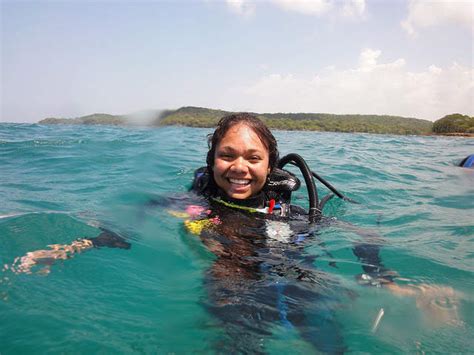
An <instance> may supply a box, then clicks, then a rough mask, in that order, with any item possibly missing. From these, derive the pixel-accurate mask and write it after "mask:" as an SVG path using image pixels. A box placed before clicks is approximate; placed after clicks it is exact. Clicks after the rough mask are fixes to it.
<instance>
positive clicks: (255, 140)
mask: <svg viewBox="0 0 474 355" xmlns="http://www.w3.org/2000/svg"><path fill="white" fill-rule="evenodd" d="M233 146H245V147H246V148H248V149H253V150H267V148H266V147H265V145H264V144H263V142H262V140H261V139H260V137H259V136H258V134H257V133H256V132H255V131H254V130H253V129H252V128H251V127H249V126H247V125H246V124H243V123H240V124H236V125H234V126H232V127H230V128H229V129H228V130H227V132H226V133H225V135H224V137H222V140H221V141H220V142H219V148H224V147H233Z"/></svg>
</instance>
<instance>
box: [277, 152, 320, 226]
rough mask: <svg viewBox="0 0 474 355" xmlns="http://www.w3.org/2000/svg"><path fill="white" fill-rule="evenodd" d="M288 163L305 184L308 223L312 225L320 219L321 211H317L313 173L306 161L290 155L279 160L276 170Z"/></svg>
mask: <svg viewBox="0 0 474 355" xmlns="http://www.w3.org/2000/svg"><path fill="white" fill-rule="evenodd" d="M288 163H291V164H292V165H296V166H297V167H298V168H299V169H300V170H301V173H302V174H303V178H304V181H305V183H306V188H307V189H308V198H309V212H308V218H309V222H310V223H314V222H316V220H317V219H318V218H319V217H321V210H320V209H319V200H318V191H317V189H316V184H315V182H314V179H313V173H312V171H311V170H310V168H309V167H308V164H306V161H305V160H304V159H303V157H302V156H301V155H299V154H296V153H290V154H288V155H285V156H284V157H283V158H281V159H280V160H279V162H278V168H280V169H282V168H283V167H284V166H285V165H286V164H288Z"/></svg>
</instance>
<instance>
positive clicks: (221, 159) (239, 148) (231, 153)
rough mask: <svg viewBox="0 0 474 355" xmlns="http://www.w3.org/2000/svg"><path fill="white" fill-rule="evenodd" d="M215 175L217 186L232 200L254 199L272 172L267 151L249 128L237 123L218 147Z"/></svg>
mask: <svg viewBox="0 0 474 355" xmlns="http://www.w3.org/2000/svg"><path fill="white" fill-rule="evenodd" d="M213 173H214V175H213V176H214V180H215V182H216V184H217V186H219V187H220V188H221V189H222V190H223V191H224V192H225V193H226V194H227V195H228V196H229V197H232V198H236V199H246V198H249V197H251V196H254V195H256V194H257V193H259V192H260V191H261V190H262V188H263V186H264V185H265V182H266V179H267V176H268V174H269V173H270V168H269V153H268V149H267V148H266V147H265V145H264V144H263V143H262V141H261V140H260V138H259V137H258V136H257V134H256V133H255V132H254V131H253V130H252V129H251V128H250V127H248V126H247V125H245V124H237V125H235V126H233V127H231V128H230V129H229V130H228V131H227V133H226V134H225V136H224V137H223V138H222V140H221V141H220V143H219V144H218V146H217V147H216V153H215V156H214V166H213Z"/></svg>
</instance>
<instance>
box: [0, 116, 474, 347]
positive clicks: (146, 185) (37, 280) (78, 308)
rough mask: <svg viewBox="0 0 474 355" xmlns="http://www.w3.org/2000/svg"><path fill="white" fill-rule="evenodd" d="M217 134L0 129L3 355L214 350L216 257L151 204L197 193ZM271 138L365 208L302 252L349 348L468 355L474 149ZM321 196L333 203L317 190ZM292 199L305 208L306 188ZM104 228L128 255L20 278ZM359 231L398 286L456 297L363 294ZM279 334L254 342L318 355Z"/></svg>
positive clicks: (366, 138)
mask: <svg viewBox="0 0 474 355" xmlns="http://www.w3.org/2000/svg"><path fill="white" fill-rule="evenodd" d="M210 132H211V130H209V129H195V128H185V127H164V128H157V129H144V128H119V127H105V126H40V125H34V124H31V125H30V124H8V123H2V124H0V266H1V273H0V353H1V354H18V353H46V352H47V353H86V352H101V353H111V352H117V353H128V352H137V353H164V354H168V353H174V354H188V353H216V352H219V349H221V348H220V347H219V346H220V345H219V344H222V343H224V342H227V341H228V338H227V335H226V334H225V331H224V328H223V326H222V323H221V322H220V321H219V320H218V319H217V318H216V317H215V316H214V314H213V313H212V312H210V311H209V309H208V308H207V307H206V306H205V305H206V303H207V302H208V301H207V298H208V295H209V292H208V290H207V289H206V284H205V282H204V280H205V275H206V271H207V270H208V269H209V268H210V267H211V266H212V265H213V262H214V259H215V257H214V256H213V254H212V253H210V252H209V251H208V250H207V248H206V247H205V246H204V245H203V244H202V243H201V241H200V240H199V238H198V237H196V236H194V235H192V234H190V233H188V232H187V231H186V230H185V228H184V227H183V220H182V219H180V218H177V217H174V216H172V215H170V214H169V212H168V211H167V208H166V207H163V205H160V204H159V203H158V204H150V203H149V201H150V200H154V201H157V200H159V199H160V198H164V196H176V195H180V194H181V195H182V194H186V191H187V189H188V188H189V186H190V183H191V180H192V177H193V171H194V170H195V169H196V168H198V167H200V166H203V165H204V164H205V154H206V152H207V144H206V136H207V134H208V133H210ZM274 133H275V136H276V138H277V140H278V142H279V149H280V152H281V155H284V154H287V153H290V152H295V153H298V154H300V155H302V156H303V157H304V158H305V159H306V160H307V162H308V164H309V166H310V167H311V168H312V169H313V170H314V171H315V172H317V173H318V174H319V175H321V176H322V177H324V178H325V179H326V180H328V181H329V182H330V183H331V184H333V185H334V186H335V187H336V188H338V189H339V190H340V191H342V192H343V193H344V194H346V195H347V196H349V197H350V198H352V199H354V200H357V201H358V202H360V204H352V203H348V202H344V201H341V200H339V199H337V198H334V199H332V200H331V201H330V202H328V204H327V205H326V206H325V208H324V214H325V215H327V216H329V217H331V218H332V220H337V221H339V222H343V223H339V224H329V225H327V226H322V227H321V228H319V229H318V230H317V233H315V235H314V241H313V240H312V239H311V238H308V240H306V242H305V244H304V253H305V255H315V256H317V257H315V258H314V260H313V261H312V262H311V263H312V265H311V267H312V268H314V269H315V270H317V272H319V273H321V274H325V275H327V276H325V277H328V278H331V280H333V284H334V285H336V286H334V287H337V288H338V289H341V288H343V289H344V290H345V291H344V292H345V293H346V294H347V295H350V296H347V297H341V300H340V301H338V302H337V306H336V307H332V308H331V310H330V311H331V317H334V319H335V321H334V324H335V325H336V326H337V327H338V330H337V331H338V332H340V334H341V337H340V339H339V340H338V341H340V342H343V348H344V349H345V350H346V351H348V352H352V353H402V352H403V353H405V352H409V353H420V354H421V353H470V352H472V349H473V345H474V344H473V338H474V296H473V295H474V293H473V291H474V278H473V276H474V170H472V169H463V168H459V167H456V164H457V163H458V162H459V161H460V160H461V159H462V158H464V157H465V156H467V155H468V154H472V153H474V140H473V139H465V138H450V137H419V136H392V135H369V134H346V133H344V134H343V133H324V132H288V131H275V132H274ZM291 170H292V171H293V172H295V173H298V172H297V170H296V169H295V168H291ZM318 189H319V192H320V194H321V195H324V194H325V193H327V190H325V189H324V188H323V187H322V186H321V184H318ZM294 203H296V204H300V205H301V206H303V207H307V205H308V203H307V199H306V193H305V189H304V186H303V187H302V188H301V189H300V190H299V191H298V192H297V193H296V195H295V196H294ZM344 226H347V227H344ZM100 228H106V229H108V230H111V231H113V232H115V233H118V234H120V235H122V236H124V237H125V238H126V239H127V241H128V242H129V243H131V248H130V249H119V248H105V247H104V248H94V249H90V250H86V251H84V252H82V253H79V254H74V255H71V256H70V257H69V258H67V259H64V260H62V259H60V260H56V261H55V262H53V261H54V260H44V264H40V265H35V266H34V267H32V268H31V269H30V270H29V271H30V272H24V271H25V270H24V269H23V272H22V269H19V268H18V265H19V262H20V260H21V257H23V256H26V255H28V254H27V253H28V252H33V251H37V250H48V249H51V247H48V246H49V245H54V244H62V245H66V244H70V243H72V242H73V241H74V240H76V239H77V238H92V237H95V236H97V235H98V234H99V233H100V232H101V229H100ZM364 235H365V236H367V235H368V236H369V238H370V236H373V235H377V236H378V238H381V239H380V240H383V243H381V244H382V249H381V252H380V255H381V258H382V262H383V264H384V265H385V266H386V267H387V268H389V269H391V270H395V271H396V272H397V273H398V274H399V275H400V279H399V280H398V281H397V283H398V284H400V285H416V286H418V287H419V286H420V285H424V286H423V287H424V290H425V291H426V290H435V291H434V293H436V290H438V291H442V290H444V291H445V292H448V293H449V297H448V298H442V299H437V298H436V297H435V298H433V299H431V300H429V301H427V302H424V301H423V300H421V299H420V298H417V297H416V296H415V295H405V296H401V295H394V294H393V293H391V292H390V291H388V290H387V289H385V288H378V287H370V286H363V285H360V284H359V283H358V282H357V280H356V275H358V274H360V273H362V269H361V264H360V262H359V261H358V260H357V258H356V257H355V256H354V254H353V252H352V248H353V246H354V243H357V242H358V241H359V240H360V239H361V238H364ZM288 247H291V246H288ZM279 248H281V249H285V248H286V246H285V245H284V243H283V244H280V245H279ZM323 249H324V250H323ZM281 277H282V279H284V278H285V277H286V275H285V274H283V275H282V276H281ZM314 287H315V288H317V287H318V284H315V285H314ZM325 287H327V285H326V286H325ZM280 301H281V300H280ZM275 307H276V308H275V309H276V310H277V311H278V312H280V314H282V312H283V311H282V307H281V305H280V306H277V305H275ZM278 307H280V308H278ZM301 307H306V306H305V305H304V304H303V305H301ZM307 307H308V312H307V313H308V315H307V317H308V318H311V317H312V318H314V319H312V320H315V321H317V319H318V317H319V314H318V312H315V311H314V308H313V309H311V311H310V308H311V307H312V305H311V304H308V305H307ZM304 311H305V309H303V313H304ZM282 319H283V318H282ZM282 323H284V322H278V321H275V322H273V323H271V324H268V326H267V328H268V329H267V330H268V332H267V333H266V334H264V335H261V334H258V335H257V337H258V338H259V345H258V346H259V350H260V351H263V352H267V353H270V354H283V353H300V354H306V353H314V352H317V349H315V348H313V347H312V345H311V344H310V342H308V341H307V339H305V338H304V337H302V336H301V332H300V331H299V330H298V329H296V328H295V327H289V326H287V325H288V324H286V325H285V324H282ZM286 323H288V322H286ZM308 329H309V330H310V331H315V332H316V331H317V328H314V329H313V328H308ZM235 330H236V333H234V335H236V336H237V337H239V334H238V327H237V328H236V329H234V331H235ZM310 336H311V335H310ZM315 336H316V337H317V334H315ZM242 337H243V338H244V335H242ZM328 341H329V340H328ZM248 346H249V348H248V349H247V350H248V351H249V352H253V351H255V350H256V349H254V348H251V346H252V344H251V343H250V342H249V344H248ZM319 350H321V349H319Z"/></svg>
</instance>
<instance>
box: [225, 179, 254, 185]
mask: <svg viewBox="0 0 474 355" xmlns="http://www.w3.org/2000/svg"><path fill="white" fill-rule="evenodd" d="M229 181H230V183H232V184H237V185H247V184H250V180H247V179H229Z"/></svg>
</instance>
